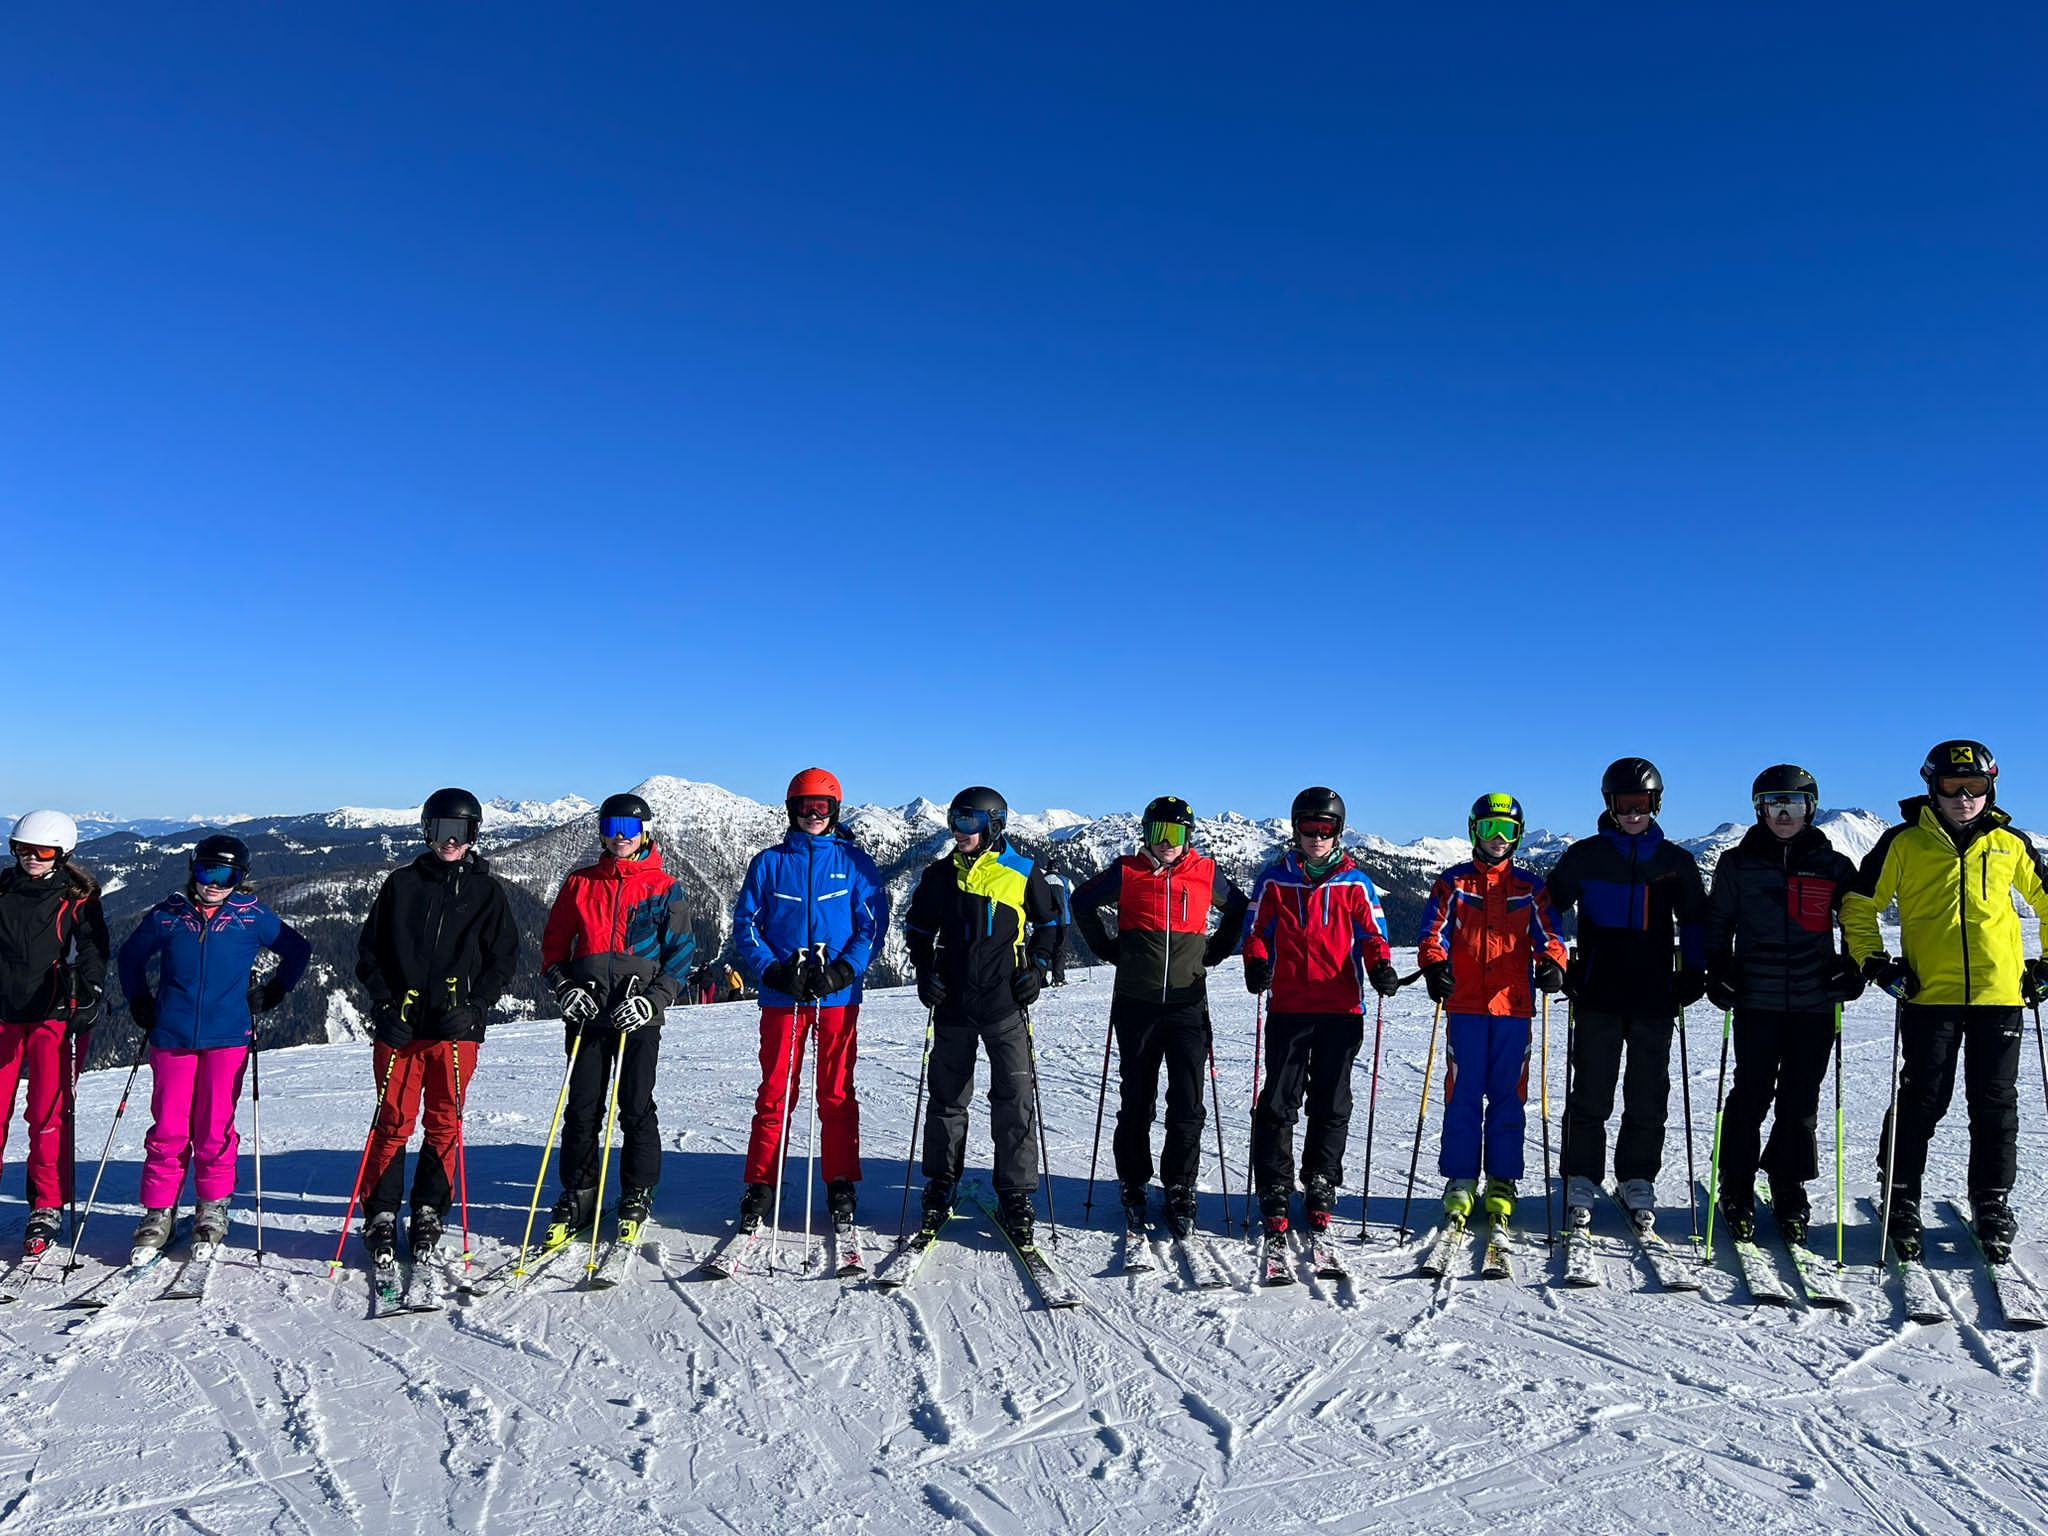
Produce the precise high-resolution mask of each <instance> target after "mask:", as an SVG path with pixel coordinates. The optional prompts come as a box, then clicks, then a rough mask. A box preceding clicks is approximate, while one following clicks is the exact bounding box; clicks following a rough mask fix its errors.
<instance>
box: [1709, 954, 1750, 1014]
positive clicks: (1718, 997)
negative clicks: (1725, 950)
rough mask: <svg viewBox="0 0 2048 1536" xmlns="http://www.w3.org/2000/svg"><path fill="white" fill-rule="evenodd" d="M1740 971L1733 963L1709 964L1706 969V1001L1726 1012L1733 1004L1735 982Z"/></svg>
mask: <svg viewBox="0 0 2048 1536" xmlns="http://www.w3.org/2000/svg"><path fill="white" fill-rule="evenodd" d="M1741 974H1742V973H1741V972H1740V971H1738V970H1736V968H1735V967H1734V966H1733V965H1716V966H1710V967H1708V970H1707V1001H1708V1002H1710V1003H1712V1004H1713V1005H1714V1006H1715V1007H1716V1008H1718V1009H1720V1010H1721V1012H1723V1013H1726V1012H1727V1011H1728V1010H1729V1009H1731V1008H1733V1007H1734V1006H1735V994H1736V982H1737V979H1738V978H1739V977H1740V976H1741Z"/></svg>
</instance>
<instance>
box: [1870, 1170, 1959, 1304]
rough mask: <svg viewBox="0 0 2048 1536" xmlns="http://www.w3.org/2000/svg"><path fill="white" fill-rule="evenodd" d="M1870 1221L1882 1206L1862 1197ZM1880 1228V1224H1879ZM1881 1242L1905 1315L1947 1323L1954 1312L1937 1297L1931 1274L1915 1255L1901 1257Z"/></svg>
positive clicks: (1880, 1212) (1876, 1217) (1880, 1215)
mask: <svg viewBox="0 0 2048 1536" xmlns="http://www.w3.org/2000/svg"><path fill="white" fill-rule="evenodd" d="M1863 1203H1864V1206H1865V1208H1866V1209H1868V1210H1869V1212H1870V1214H1871V1219H1872V1220H1873V1221H1878V1222H1882V1220H1883V1210H1882V1207H1881V1206H1879V1204H1878V1202H1877V1201H1875V1200H1865V1201H1864V1202H1863ZM1879 1230H1880V1232H1882V1230H1883V1229H1882V1227H1880V1228H1879ZM1879 1241H1880V1242H1882V1243H1883V1245H1884V1254H1885V1259H1886V1262H1887V1264H1888V1266H1889V1268H1890V1270H1891V1273H1892V1275H1893V1276H1894V1278H1896V1279H1897V1280H1898V1282H1899V1294H1900V1299H1901V1300H1902V1301H1903V1302H1904V1303H1905V1307H1906V1317H1907V1319H1908V1320H1909V1321H1912V1322H1915V1323H1927V1324H1934V1323H1951V1322H1954V1321H1955V1314H1954V1313H1953V1312H1951V1311H1950V1310H1949V1306H1948V1303H1947V1302H1945V1301H1943V1300H1942V1299H1941V1292H1940V1291H1939V1290H1937V1289H1936V1288H1935V1284H1934V1276H1933V1275H1932V1274H1931V1273H1929V1271H1928V1268H1927V1266H1926V1265H1925V1264H1923V1263H1922V1262H1921V1261H1920V1260H1918V1259H1908V1258H1903V1257H1901V1256H1900V1254H1899V1250H1898V1247H1897V1245H1896V1244H1894V1243H1891V1242H1889V1241H1886V1240H1885V1239H1883V1238H1882V1237H1880V1239H1879Z"/></svg>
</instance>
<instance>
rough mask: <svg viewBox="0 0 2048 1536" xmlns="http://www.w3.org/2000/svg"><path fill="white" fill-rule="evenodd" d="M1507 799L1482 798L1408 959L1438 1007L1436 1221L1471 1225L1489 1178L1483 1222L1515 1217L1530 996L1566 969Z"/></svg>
mask: <svg viewBox="0 0 2048 1536" xmlns="http://www.w3.org/2000/svg"><path fill="white" fill-rule="evenodd" d="M1524 824H1525V823H1524V819H1523V816H1522V802H1521V801H1519V800H1517V799H1516V798H1515V797H1514V796H1513V795H1481V796H1480V797H1479V798H1478V799H1477V800H1475V801H1473V802H1472V811H1471V814H1470V815H1469V816H1468V817H1467V818H1466V822H1465V825H1466V829H1467V830H1468V831H1469V832H1470V833H1471V834H1472V859H1471V862H1470V863H1467V864H1459V865H1457V866H1456V867H1454V868H1451V869H1447V870H1445V871H1444V872H1443V874H1441V875H1439V876H1438V877H1437V880H1436V884H1435V885H1433V886H1432V887H1431V888H1430V892H1429V901H1428V902H1427V904H1426V905H1425V906H1424V907H1423V909H1422V936H1421V938H1420V939H1418V940H1417V941H1416V958H1417V960H1418V961H1420V962H1421V965H1422V980H1423V985H1424V986H1425V987H1426V988H1427V989H1428V991H1429V998H1430V1001H1431V1002H1433V1003H1438V1004H1440V1005H1442V1006H1443V1008H1444V1010H1445V1014H1444V1047H1445V1056H1446V1058H1447V1062H1446V1065H1445V1068H1444V1126H1443V1142H1442V1145H1441V1147H1440V1149H1439V1150H1438V1153H1437V1171H1438V1172H1439V1173H1441V1174H1442V1175H1443V1176H1444V1178H1445V1180H1446V1181H1447V1182H1446V1184H1445V1186H1444V1210H1445V1212H1446V1213H1447V1214H1448V1215H1450V1216H1452V1217H1453V1218H1455V1219H1456V1220H1458V1221H1461V1222H1462V1221H1464V1220H1465V1219H1466V1218H1468V1217H1469V1216H1470V1215H1471V1214H1472V1204H1473V1200H1474V1198H1475V1196H1476V1195H1477V1193H1478V1188H1479V1176H1480V1174H1481V1172H1482V1171H1483V1172H1485V1173H1486V1174H1487V1175H1488V1177H1487V1181H1486V1197H1485V1198H1486V1214H1487V1215H1488V1216H1489V1217H1490V1218H1492V1219H1493V1220H1495V1221H1507V1220H1510V1219H1511V1218H1512V1217H1513V1216H1514V1214H1515V1185H1516V1181H1517V1180H1519V1179H1520V1178H1521V1177H1522V1152H1523V1148H1522V1143H1523V1140H1524V1135H1523V1132H1524V1127H1525V1124H1526V1118H1527V1117H1526V1115H1525V1114H1524V1111H1523V1105H1524V1103H1525V1102H1526V1100H1527V1099H1528V1095H1529V1024H1530V1020H1531V1019H1532V1018H1533V1017H1534V1016H1535V1012H1536V1005H1535V992H1536V990H1541V991H1543V992H1545V993H1551V992H1555V991H1557V990H1558V989H1559V988H1560V987H1562V986H1563V985H1564V967H1565V962H1566V960H1567V959H1568V958H1569V952H1568V951H1567V950H1566V949H1565V946H1564V940H1563V939H1562V938H1560V937H1559V936H1558V934H1559V930H1558V922H1557V913H1556V912H1555V911H1554V910H1553V909H1552V907H1551V905H1550V896H1549V892H1548V891H1547V889H1546V888H1545V886H1544V882H1543V878H1542V876H1540V875H1538V874H1536V873H1535V872H1534V871H1533V870H1529V869H1524V868H1523V867H1522V866H1520V865H1519V864H1516V863H1515V862H1514V861H1513V854H1514V851H1515V849H1516V848H1518V847H1519V846H1520V845H1521V841H1522V830H1523V826H1524Z"/></svg>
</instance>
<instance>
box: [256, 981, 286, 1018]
mask: <svg viewBox="0 0 2048 1536" xmlns="http://www.w3.org/2000/svg"><path fill="white" fill-rule="evenodd" d="M284 994H285V985H284V983H283V982H281V981H279V980H278V979H277V978H276V977H275V976H273V977H271V978H270V979H269V980H268V981H262V982H258V983H257V984H256V985H255V986H254V987H253V988H252V989H250V992H249V1002H250V1005H251V1006H252V1007H254V1008H255V1010H256V1011H257V1012H258V1013H268V1012H270V1010H271V1009H273V1008H275V1007H276V1006H277V1005H278V1004H279V1003H281V1002H283V1001H284Z"/></svg>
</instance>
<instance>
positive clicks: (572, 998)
mask: <svg viewBox="0 0 2048 1536" xmlns="http://www.w3.org/2000/svg"><path fill="white" fill-rule="evenodd" d="M547 980H548V984H549V985H550V986H552V987H553V988H554V989H555V1006H556V1007H557V1008H560V1009H561V1010H562V1022H563V1023H564V1024H588V1023H589V1022H590V1021H591V1020H592V1019H594V1018H596V1017H597V998H596V996H595V995H594V994H593V993H592V992H591V990H590V987H589V985H588V983H585V982H581V981H573V980H571V979H570V977H569V973H568V972H566V971H564V970H563V969H562V968H561V967H560V966H556V967H555V968H554V969H553V970H551V971H549V972H548V976H547Z"/></svg>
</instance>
